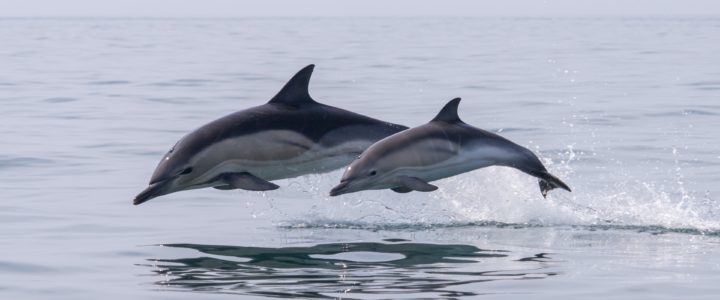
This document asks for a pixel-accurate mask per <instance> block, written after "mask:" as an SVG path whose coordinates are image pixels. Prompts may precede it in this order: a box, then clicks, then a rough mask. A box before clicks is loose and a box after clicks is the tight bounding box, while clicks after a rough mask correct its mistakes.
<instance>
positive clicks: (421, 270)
mask: <svg viewBox="0 0 720 300" xmlns="http://www.w3.org/2000/svg"><path fill="white" fill-rule="evenodd" d="M385 242H388V243H372V242H363V243H332V244H319V245H315V246H310V247H281V248H263V247H242V246H219V245H197V244H167V245H163V246H165V247H173V248H183V249H190V250H197V251H199V252H200V253H199V254H198V255H197V256H195V257H188V258H174V259H149V260H148V261H149V262H150V263H148V264H144V266H148V267H151V268H153V272H155V273H156V274H157V275H160V276H162V277H163V280H160V281H157V282H155V284H157V285H159V286H162V287H163V288H164V289H180V290H183V289H187V290H190V291H195V292H210V293H236V294H245V295H256V296H268V297H279V298H343V299H352V298H368V297H370V298H373V299H378V298H379V299H395V298H398V297H403V298H405V297H410V298H428V297H429V298H457V297H462V296H473V295H477V294H478V288H476V287H475V288H469V287H467V285H471V284H476V283H482V282H488V281H495V280H515V279H542V278H547V277H549V276H553V275H556V274H557V273H556V272H551V271H550V268H549V267H548V265H547V264H548V263H549V262H551V259H550V258H549V257H548V255H549V254H547V253H539V254H536V255H534V256H532V257H526V258H517V257H516V258H513V257H511V253H510V252H508V251H503V250H485V249H480V248H477V247H475V246H471V245H443V244H421V243H407V242H405V241H404V240H399V239H389V240H385ZM393 242H397V243H393Z"/></svg>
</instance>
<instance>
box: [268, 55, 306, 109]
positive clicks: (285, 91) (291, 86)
mask: <svg viewBox="0 0 720 300" xmlns="http://www.w3.org/2000/svg"><path fill="white" fill-rule="evenodd" d="M314 68H315V65H308V66H307V67H304V68H302V69H301V70H300V71H298V72H297V74H295V76H293V77H292V78H290V80H289V81H288V82H287V83H286V84H285V86H283V88H282V89H280V91H279V92H278V93H277V95H275V97H273V98H272V99H270V102H269V103H282V104H287V105H292V106H300V105H302V104H307V103H316V102H315V100H313V99H312V97H310V93H309V92H308V85H310V76H311V75H312V72H313V69H314Z"/></svg>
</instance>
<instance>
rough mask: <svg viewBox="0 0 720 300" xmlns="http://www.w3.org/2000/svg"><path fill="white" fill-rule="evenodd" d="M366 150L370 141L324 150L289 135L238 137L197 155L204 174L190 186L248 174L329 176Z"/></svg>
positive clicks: (279, 177)
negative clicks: (229, 174)
mask: <svg viewBox="0 0 720 300" xmlns="http://www.w3.org/2000/svg"><path fill="white" fill-rule="evenodd" d="M368 146H370V142H369V141H365V140H349V141H348V142H346V143H341V144H339V145H335V146H332V147H324V146H322V144H321V143H315V142H313V141H311V140H309V139H307V138H306V137H305V136H303V135H301V134H298V133H295V132H292V131H268V132H262V133H257V134H253V135H248V136H241V137H238V138H234V139H229V140H227V141H223V142H220V143H217V144H216V145H212V146H210V147H208V149H207V150H205V151H203V153H202V154H201V155H198V158H199V159H198V162H197V163H196V164H197V165H199V166H200V169H202V170H204V172H202V174H201V175H199V176H197V177H196V178H194V179H193V180H192V185H200V184H202V185H203V186H208V185H207V183H208V182H211V181H212V180H214V179H215V178H217V177H218V176H219V175H220V174H223V173H238V172H249V173H251V174H253V175H255V176H257V177H260V178H262V179H265V180H277V179H284V178H292V177H297V176H300V175H305V174H312V173H324V172H329V171H332V170H335V169H338V168H342V167H344V166H346V165H348V164H349V163H350V162H351V161H352V160H353V159H354V158H355V157H357V156H358V155H359V154H360V153H361V152H362V151H363V150H364V149H365V148H367V147H368ZM212 185H213V184H210V186H212Z"/></svg>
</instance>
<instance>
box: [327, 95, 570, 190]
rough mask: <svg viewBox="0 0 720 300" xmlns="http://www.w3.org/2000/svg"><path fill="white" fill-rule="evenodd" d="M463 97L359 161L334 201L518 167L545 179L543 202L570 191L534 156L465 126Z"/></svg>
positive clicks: (424, 187) (428, 186) (426, 186)
mask: <svg viewBox="0 0 720 300" xmlns="http://www.w3.org/2000/svg"><path fill="white" fill-rule="evenodd" d="M459 103H460V98H455V99H453V100H450V102H448V103H447V104H446V105H445V107H443V109H442V110H441V111H440V113H438V115H437V116H436V117H435V118H434V119H433V120H432V121H430V123H427V124H425V125H422V126H419V127H415V128H411V129H408V130H405V131H402V132H399V133H396V134H393V135H391V136H389V137H387V138H384V139H382V140H380V141H379V142H377V143H375V144H373V145H372V146H370V147H369V148H368V149H367V150H365V151H364V152H363V153H362V154H360V156H359V157H358V158H357V159H356V160H355V161H353V162H352V163H351V164H350V165H349V166H348V167H347V169H346V170H345V173H344V174H343V176H342V179H341V180H340V184H338V185H337V186H336V187H335V188H333V189H332V190H331V191H330V196H338V195H342V194H347V193H353V192H358V191H362V190H381V189H392V190H393V191H395V192H398V193H407V192H410V191H421V192H430V191H434V190H436V189H437V186H434V185H432V184H429V183H428V182H430V181H434V180H438V179H442V178H447V177H450V176H453V175H457V174H461V173H465V172H469V171H472V170H475V169H479V168H484V167H488V166H493V165H499V166H507V167H513V168H516V169H518V170H520V171H523V172H525V173H527V174H530V175H532V176H535V177H537V178H539V179H540V191H541V192H542V195H543V197H545V196H547V192H548V191H550V190H552V189H554V188H558V187H559V188H563V189H565V190H567V191H570V188H569V187H568V186H567V185H566V184H565V183H563V182H562V181H561V180H560V179H558V178H557V177H555V176H553V175H551V174H550V173H548V171H547V170H546V169H545V167H544V166H543V165H542V163H541V162H540V160H539V159H538V158H537V156H535V154H533V153H532V151H530V150H528V149H527V148H524V147H522V146H520V145H518V144H515V143H513V142H511V141H509V140H507V139H505V138H503V137H501V136H499V135H497V134H494V133H491V132H488V131H485V130H482V129H479V128H475V127H473V126H470V125H468V124H465V123H464V122H463V121H461V120H460V117H458V114H457V108H458V104H459Z"/></svg>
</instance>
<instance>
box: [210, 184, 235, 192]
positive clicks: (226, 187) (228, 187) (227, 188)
mask: <svg viewBox="0 0 720 300" xmlns="http://www.w3.org/2000/svg"><path fill="white" fill-rule="evenodd" d="M213 188H214V189H216V190H222V191H228V190H234V189H236V187H234V186H232V185H218V186H214V187H213Z"/></svg>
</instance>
